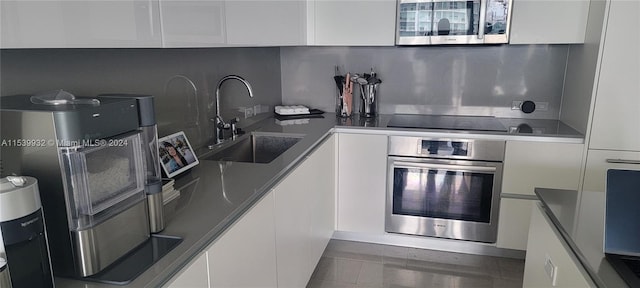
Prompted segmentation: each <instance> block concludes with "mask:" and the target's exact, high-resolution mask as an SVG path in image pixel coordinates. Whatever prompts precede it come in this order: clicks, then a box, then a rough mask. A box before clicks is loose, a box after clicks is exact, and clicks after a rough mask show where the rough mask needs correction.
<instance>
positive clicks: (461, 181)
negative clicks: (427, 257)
mask: <svg viewBox="0 0 640 288" xmlns="http://www.w3.org/2000/svg"><path fill="white" fill-rule="evenodd" d="M388 165H389V166H388V186H387V201H386V218H385V230H386V231H387V232H392V233H403V234H412V235H422V236H432V237H442V238H450V239H459V240H470V241H478V242H487V243H495V241H496V235H497V228H498V211H499V209H498V208H499V207H498V206H499V203H500V202H499V201H500V198H499V195H500V183H501V182H502V176H501V174H502V163H497V162H485V161H462V160H441V159H425V158H410V157H394V156H389V160H388Z"/></svg>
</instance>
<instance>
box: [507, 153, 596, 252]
mask: <svg viewBox="0 0 640 288" xmlns="http://www.w3.org/2000/svg"><path fill="white" fill-rule="evenodd" d="M583 149H584V144H573V143H547V142H526V141H507V145H506V150H505V157H504V166H503V174H502V195H503V197H502V199H501V201H500V217H499V219H498V240H497V243H496V246H497V247H499V248H508V249H517V250H525V249H526V248H527V237H526V234H527V231H528V230H529V219H530V215H529V213H530V211H531V208H530V207H531V204H532V202H533V201H532V200H530V199H519V198H509V197H508V196H506V197H505V195H508V194H513V195H515V196H516V197H517V196H519V195H524V197H525V198H526V197H534V195H535V194H534V189H535V188H536V187H543V188H558V189H573V190H577V189H578V186H579V183H580V167H581V163H582V153H583Z"/></svg>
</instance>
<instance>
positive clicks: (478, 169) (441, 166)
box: [393, 161, 497, 172]
mask: <svg viewBox="0 0 640 288" xmlns="http://www.w3.org/2000/svg"><path fill="white" fill-rule="evenodd" d="M393 167H394V168H416V167H417V168H434V169H445V170H452V171H469V172H496V171H497V168H496V167H492V166H468V165H452V164H436V163H416V162H400V161H396V162H393Z"/></svg>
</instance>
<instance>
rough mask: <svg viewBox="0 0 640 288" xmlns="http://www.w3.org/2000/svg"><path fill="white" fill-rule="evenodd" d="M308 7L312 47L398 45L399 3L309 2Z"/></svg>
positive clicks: (366, 0) (392, 0)
mask: <svg viewBox="0 0 640 288" xmlns="http://www.w3.org/2000/svg"><path fill="white" fill-rule="evenodd" d="M307 5H309V9H308V11H309V12H308V15H309V21H307V24H308V26H307V31H308V37H307V44H308V45H317V46H323V45H326V46H393V45H395V31H396V5H397V4H396V1H395V0H346V1H345V0H343V1H338V0H309V1H308V2H307Z"/></svg>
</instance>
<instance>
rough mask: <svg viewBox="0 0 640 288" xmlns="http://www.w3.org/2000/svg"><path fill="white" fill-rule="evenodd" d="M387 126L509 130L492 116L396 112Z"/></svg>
mask: <svg viewBox="0 0 640 288" xmlns="http://www.w3.org/2000/svg"><path fill="white" fill-rule="evenodd" d="M387 127H394V128H422V129H443V130H470V131H497V132H507V128H505V127H504V126H503V125H502V124H501V123H500V121H498V120H497V119H496V118H494V117H491V116H450V115H413V114H396V115H393V116H391V120H390V121H389V124H387Z"/></svg>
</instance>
